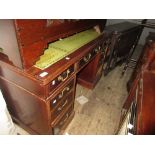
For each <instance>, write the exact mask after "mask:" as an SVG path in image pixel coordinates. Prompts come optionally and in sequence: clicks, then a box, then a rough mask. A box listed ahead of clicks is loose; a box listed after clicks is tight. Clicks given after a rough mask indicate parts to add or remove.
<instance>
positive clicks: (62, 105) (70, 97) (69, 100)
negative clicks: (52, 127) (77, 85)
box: [51, 91, 74, 121]
mask: <svg viewBox="0 0 155 155" xmlns="http://www.w3.org/2000/svg"><path fill="white" fill-rule="evenodd" d="M73 102H74V92H73V91H72V92H71V93H69V94H68V95H67V96H66V97H65V98H64V99H63V100H61V101H60V102H59V103H58V106H57V107H55V109H54V110H53V111H52V112H51V120H52V121H53V120H55V119H56V117H58V116H59V115H60V114H61V113H62V112H63V111H64V110H65V109H66V108H67V107H68V106H70V105H73Z"/></svg>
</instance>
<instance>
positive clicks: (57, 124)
mask: <svg viewBox="0 0 155 155" xmlns="http://www.w3.org/2000/svg"><path fill="white" fill-rule="evenodd" d="M72 113H73V106H70V107H69V109H68V110H67V111H66V113H65V114H64V115H63V116H62V117H61V118H60V119H59V120H58V121H57V122H55V123H52V124H51V125H52V128H53V133H54V135H55V134H59V132H60V130H61V129H63V128H64V127H65V125H66V124H67V122H68V121H69V117H70V116H71V114H72Z"/></svg>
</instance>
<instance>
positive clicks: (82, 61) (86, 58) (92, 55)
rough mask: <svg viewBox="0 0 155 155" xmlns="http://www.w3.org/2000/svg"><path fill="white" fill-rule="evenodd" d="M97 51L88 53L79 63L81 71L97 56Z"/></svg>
mask: <svg viewBox="0 0 155 155" xmlns="http://www.w3.org/2000/svg"><path fill="white" fill-rule="evenodd" d="M96 53H97V51H96V50H92V51H91V52H89V53H87V54H86V55H85V56H84V57H83V58H82V59H81V60H80V61H79V63H78V66H79V69H81V68H82V67H83V66H84V65H85V64H87V63H88V62H89V61H90V60H91V59H92V57H94V56H95V55H96Z"/></svg>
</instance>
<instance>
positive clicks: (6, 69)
mask: <svg viewBox="0 0 155 155" xmlns="http://www.w3.org/2000/svg"><path fill="white" fill-rule="evenodd" d="M11 68H13V67H11V66H9V65H7V64H5V63H3V62H1V61H0V76H1V77H2V78H5V79H6V80H8V81H11V82H13V83H14V84H16V85H18V86H19V87H23V88H24V89H26V90H27V91H30V92H31V93H34V94H35V95H38V96H39V97H41V98H45V96H46V94H45V88H44V86H43V85H41V84H40V83H39V82H37V81H35V80H32V79H30V78H29V77H27V76H26V75H24V73H22V72H21V71H19V70H18V69H17V68H15V67H14V70H13V69H11Z"/></svg>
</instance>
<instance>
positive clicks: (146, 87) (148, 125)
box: [117, 41, 155, 135]
mask: <svg viewBox="0 0 155 155" xmlns="http://www.w3.org/2000/svg"><path fill="white" fill-rule="evenodd" d="M154 49H155V42H154V41H151V42H147V43H146V45H145V48H144V51H143V53H144V54H143V57H142V61H139V63H140V64H139V65H138V66H139V67H138V72H135V73H134V77H135V79H134V80H133V82H132V85H131V89H130V92H129V96H128V98H127V100H126V102H125V104H124V106H123V110H122V116H121V120H120V126H119V130H118V132H117V133H118V134H140V135H144V134H146V135H148V134H155V116H154V112H155V96H154V92H155V72H154V71H155V53H154ZM142 62H143V63H142Z"/></svg>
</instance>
